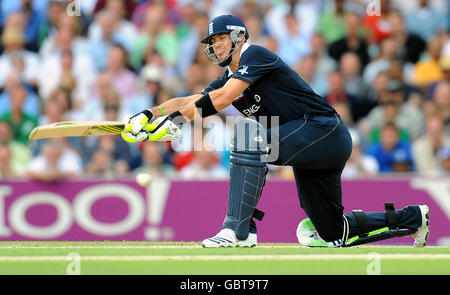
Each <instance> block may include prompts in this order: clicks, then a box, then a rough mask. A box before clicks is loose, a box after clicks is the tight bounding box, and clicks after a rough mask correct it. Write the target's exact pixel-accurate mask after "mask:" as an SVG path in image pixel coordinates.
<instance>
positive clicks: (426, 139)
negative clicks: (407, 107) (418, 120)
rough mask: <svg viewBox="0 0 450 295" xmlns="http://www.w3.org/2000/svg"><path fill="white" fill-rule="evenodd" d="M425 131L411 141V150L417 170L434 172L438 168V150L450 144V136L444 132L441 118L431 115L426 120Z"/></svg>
mask: <svg viewBox="0 0 450 295" xmlns="http://www.w3.org/2000/svg"><path fill="white" fill-rule="evenodd" d="M426 126H427V133H426V134H425V135H424V136H423V137H421V138H419V139H417V140H415V141H413V144H412V152H413V156H414V162H415V163H416V167H417V171H418V172H421V173H436V172H437V171H439V170H440V163H439V159H438V152H439V151H440V150H441V149H442V148H443V147H445V146H450V136H449V135H448V134H445V133H444V126H443V124H442V120H441V118H440V117H438V116H431V117H428V118H427V121H426Z"/></svg>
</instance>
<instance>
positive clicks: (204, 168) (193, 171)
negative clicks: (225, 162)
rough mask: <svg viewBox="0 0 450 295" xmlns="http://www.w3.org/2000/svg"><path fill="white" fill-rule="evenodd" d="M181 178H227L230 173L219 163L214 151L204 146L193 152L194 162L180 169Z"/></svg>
mask: <svg viewBox="0 0 450 295" xmlns="http://www.w3.org/2000/svg"><path fill="white" fill-rule="evenodd" d="M179 175H180V178H181V179H190V180H201V179H203V180H205V179H213V180H214V179H215V180H217V179H226V178H227V177H228V176H229V175H228V172H227V170H225V169H224V168H223V167H222V166H221V165H220V164H219V163H218V159H217V157H216V156H215V155H214V153H213V152H211V151H208V150H207V149H205V148H202V150H200V151H194V152H193V159H192V162H191V163H190V164H189V165H187V166H185V167H184V168H183V169H181V170H180V173H179Z"/></svg>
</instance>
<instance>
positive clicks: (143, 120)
mask: <svg viewBox="0 0 450 295" xmlns="http://www.w3.org/2000/svg"><path fill="white" fill-rule="evenodd" d="M152 119H153V113H152V111H150V110H148V109H147V110H143V111H142V112H140V113H138V114H136V115H134V116H132V117H131V118H130V119H129V120H128V123H127V125H126V126H125V129H126V130H131V133H133V134H134V135H138V133H139V132H140V131H141V130H142V128H144V126H145V125H147V123H150V122H151V121H152ZM130 125H131V127H130Z"/></svg>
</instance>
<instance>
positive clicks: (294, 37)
mask: <svg viewBox="0 0 450 295" xmlns="http://www.w3.org/2000/svg"><path fill="white" fill-rule="evenodd" d="M285 24H286V31H285V32H284V33H283V34H280V35H278V36H277V42H278V54H279V55H280V58H281V59H282V60H283V61H284V62H286V63H287V64H288V65H291V66H292V65H294V64H296V63H297V62H298V60H300V59H302V58H303V57H304V56H306V55H308V54H310V53H311V47H310V39H311V34H310V33H309V32H304V31H303V30H302V28H299V25H298V20H297V18H296V16H295V14H294V13H293V12H290V13H288V14H287V15H286V18H285Z"/></svg>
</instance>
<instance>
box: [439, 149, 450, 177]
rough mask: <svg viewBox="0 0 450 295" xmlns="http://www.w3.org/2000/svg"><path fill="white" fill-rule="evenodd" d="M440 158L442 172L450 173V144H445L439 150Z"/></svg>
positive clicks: (444, 173)
mask: <svg viewBox="0 0 450 295" xmlns="http://www.w3.org/2000/svg"><path fill="white" fill-rule="evenodd" d="M438 160H439V163H440V173H441V174H443V175H449V174H450V146H445V147H443V148H442V149H441V150H440V151H439V152H438Z"/></svg>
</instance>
